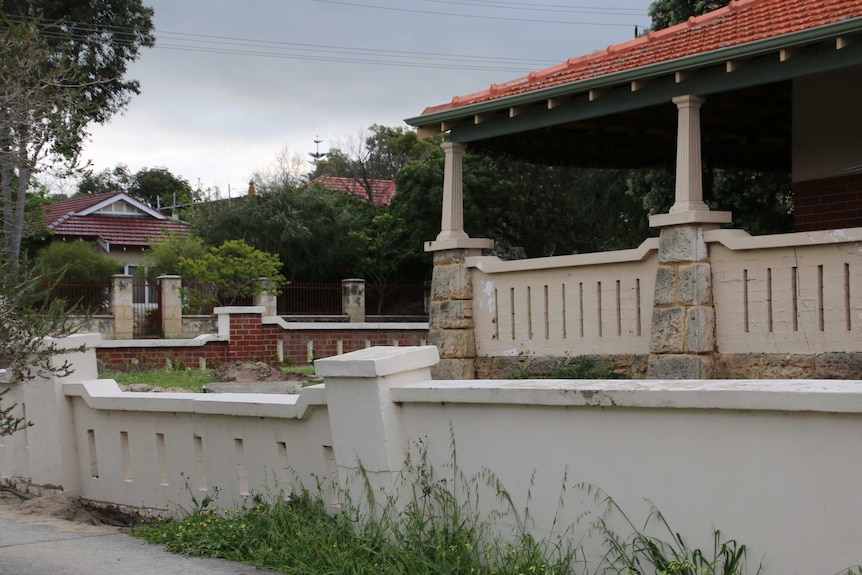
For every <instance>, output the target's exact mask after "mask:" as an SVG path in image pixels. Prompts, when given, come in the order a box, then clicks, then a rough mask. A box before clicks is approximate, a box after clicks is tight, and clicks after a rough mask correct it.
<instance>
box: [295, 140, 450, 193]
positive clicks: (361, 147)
mask: <svg viewBox="0 0 862 575" xmlns="http://www.w3.org/2000/svg"><path fill="white" fill-rule="evenodd" d="M440 141H441V138H439V137H438V138H431V139H428V140H419V139H418V137H417V135H416V132H414V131H413V130H407V129H404V128H401V127H396V128H392V127H387V126H380V125H377V124H374V125H372V126H371V127H370V128H369V129H368V131H367V132H364V131H363V132H360V133H359V134H356V135H354V136H351V137H347V138H344V139H342V141H341V142H340V143H339V144H338V146H337V147H334V148H331V149H330V150H329V152H328V153H327V157H326V159H325V160H319V161H318V162H317V163H316V165H315V170H314V172H313V173H312V178H316V177H319V176H339V177H343V178H353V179H354V180H356V181H358V182H360V183H361V184H362V186H363V187H364V188H365V190H366V193H367V196H368V200H369V201H371V200H372V199H373V197H372V190H373V186H372V183H371V181H372V180H393V179H395V176H396V174H398V171H399V170H400V169H401V168H403V167H404V166H406V165H407V164H408V163H409V162H411V161H415V160H419V159H421V158H423V157H424V156H425V155H427V154H428V153H429V152H430V151H432V150H433V149H434V148H436V147H438V146H439V144H440Z"/></svg>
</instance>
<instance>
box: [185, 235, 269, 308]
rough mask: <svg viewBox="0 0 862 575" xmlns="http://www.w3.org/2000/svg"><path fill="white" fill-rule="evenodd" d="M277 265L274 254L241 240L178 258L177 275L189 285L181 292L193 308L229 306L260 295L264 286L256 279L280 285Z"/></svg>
mask: <svg viewBox="0 0 862 575" xmlns="http://www.w3.org/2000/svg"><path fill="white" fill-rule="evenodd" d="M280 268H281V262H280V261H279V260H278V256H276V255H273V254H268V253H265V252H262V251H260V250H257V249H255V248H253V247H252V246H250V245H248V244H247V243H245V242H244V241H242V240H231V241H227V242H225V243H223V244H222V245H221V246H219V247H217V248H210V250H209V251H208V252H207V253H206V254H204V255H203V257H200V258H196V259H191V258H186V257H180V259H179V271H180V275H181V276H182V277H183V278H184V279H188V281H189V284H190V286H189V287H185V288H184V289H183V291H184V293H185V295H186V298H187V304H188V306H189V307H190V308H191V309H192V310H194V311H199V310H200V309H203V308H206V307H209V306H211V305H232V304H234V303H235V302H236V301H237V300H238V299H241V298H250V297H254V296H256V295H258V294H260V293H261V292H262V291H263V290H264V289H265V287H264V286H263V285H262V284H261V283H260V282H258V281H256V280H258V279H259V278H267V279H269V280H270V281H271V282H272V283H273V284H274V285H276V286H279V285H282V284H283V283H284V281H285V280H284V276H282V275H281V274H280V273H279V270H280Z"/></svg>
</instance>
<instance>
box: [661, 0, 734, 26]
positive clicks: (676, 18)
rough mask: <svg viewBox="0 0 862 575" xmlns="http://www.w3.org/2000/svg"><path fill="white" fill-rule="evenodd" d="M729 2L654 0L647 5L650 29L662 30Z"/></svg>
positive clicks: (717, 0)
mask: <svg viewBox="0 0 862 575" xmlns="http://www.w3.org/2000/svg"><path fill="white" fill-rule="evenodd" d="M728 4H730V0H654V1H653V3H652V4H650V7H649V15H650V18H652V29H653V30H663V29H664V28H668V27H670V26H673V25H674V24H679V23H681V22H685V21H686V20H688V19H689V18H691V17H692V16H700V15H701V14H706V13H707V12H711V11H713V10H718V9H719V8H721V7H723V6H727V5H728Z"/></svg>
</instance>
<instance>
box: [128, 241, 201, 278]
mask: <svg viewBox="0 0 862 575" xmlns="http://www.w3.org/2000/svg"><path fill="white" fill-rule="evenodd" d="M206 253H207V247H206V245H205V244H204V241H203V240H202V239H201V238H199V237H197V236H193V235H188V236H181V235H177V234H168V235H166V236H165V237H164V239H162V240H161V241H158V242H150V251H149V252H147V255H146V256H145V257H144V263H143V266H144V267H145V268H147V277H148V278H149V279H150V281H154V280H155V279H156V278H157V277H158V276H160V275H178V274H179V273H180V258H185V259H187V260H198V259H200V258H202V257H204V255H206Z"/></svg>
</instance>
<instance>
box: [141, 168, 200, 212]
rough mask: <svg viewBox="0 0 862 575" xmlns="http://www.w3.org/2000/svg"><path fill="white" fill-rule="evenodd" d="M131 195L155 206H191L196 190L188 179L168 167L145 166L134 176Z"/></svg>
mask: <svg viewBox="0 0 862 575" xmlns="http://www.w3.org/2000/svg"><path fill="white" fill-rule="evenodd" d="M128 190H129V195H131V196H133V197H135V198H137V199H139V200H141V201H142V202H144V203H146V204H149V205H150V206H152V207H154V208H164V207H167V206H176V207H186V208H187V207H190V206H191V205H192V204H193V203H194V201H195V197H194V192H193V191H192V187H191V186H190V185H189V183H188V181H186V180H184V179H182V178H180V177H177V176H175V175H173V174H172V173H171V172H170V171H168V169H167V168H143V169H141V170H138V172H137V173H135V175H134V176H133V177H132V181H131V185H129V188H128Z"/></svg>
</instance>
